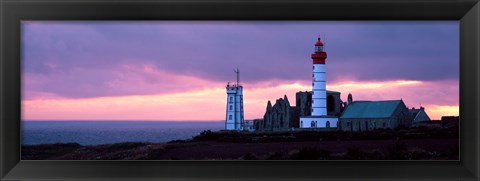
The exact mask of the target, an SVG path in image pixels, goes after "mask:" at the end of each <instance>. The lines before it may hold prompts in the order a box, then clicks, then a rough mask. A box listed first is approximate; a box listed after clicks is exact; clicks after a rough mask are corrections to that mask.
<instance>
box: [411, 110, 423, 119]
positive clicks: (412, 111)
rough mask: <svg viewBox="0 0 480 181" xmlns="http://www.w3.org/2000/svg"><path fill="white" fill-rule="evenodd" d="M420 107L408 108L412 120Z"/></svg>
mask: <svg viewBox="0 0 480 181" xmlns="http://www.w3.org/2000/svg"><path fill="white" fill-rule="evenodd" d="M420 110H421V109H408V111H410V114H412V120H413V119H415V117H417V114H418V113H419V112H420Z"/></svg>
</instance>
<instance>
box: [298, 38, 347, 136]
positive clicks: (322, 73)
mask: <svg viewBox="0 0 480 181" xmlns="http://www.w3.org/2000/svg"><path fill="white" fill-rule="evenodd" d="M326 59H327V52H325V49H324V47H323V43H322V41H321V40H320V37H319V38H318V40H317V42H316V43H315V52H314V53H313V54H312V60H313V67H312V69H313V70H312V115H311V116H305V117H300V128H333V127H337V122H338V118H337V117H335V116H328V115H327V78H326V68H325V62H326V61H325V60H326Z"/></svg>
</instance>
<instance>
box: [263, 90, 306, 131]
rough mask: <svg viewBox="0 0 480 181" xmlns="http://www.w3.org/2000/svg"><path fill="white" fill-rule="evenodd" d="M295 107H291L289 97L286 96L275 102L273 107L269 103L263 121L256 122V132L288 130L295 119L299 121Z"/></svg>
mask: <svg viewBox="0 0 480 181" xmlns="http://www.w3.org/2000/svg"><path fill="white" fill-rule="evenodd" d="M296 110H297V109H295V107H291V106H290V102H289V101H288V98H287V96H286V95H285V96H284V97H283V99H282V98H280V99H277V100H276V101H275V104H274V105H273V106H272V103H271V102H270V101H268V103H267V108H266V110H265V114H264V116H263V119H260V120H258V119H257V120H255V123H254V127H255V130H259V131H279V130H288V129H290V128H291V127H294V125H292V124H293V123H292V120H293V119H294V118H296V119H298V116H296V115H295V114H298V113H296V112H298V111H296Z"/></svg>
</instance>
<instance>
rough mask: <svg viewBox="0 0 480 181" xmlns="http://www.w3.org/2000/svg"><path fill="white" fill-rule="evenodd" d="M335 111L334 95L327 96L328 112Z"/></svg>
mask: <svg viewBox="0 0 480 181" xmlns="http://www.w3.org/2000/svg"><path fill="white" fill-rule="evenodd" d="M333 111H335V98H334V97H333V96H332V95H329V96H328V97H327V112H333Z"/></svg>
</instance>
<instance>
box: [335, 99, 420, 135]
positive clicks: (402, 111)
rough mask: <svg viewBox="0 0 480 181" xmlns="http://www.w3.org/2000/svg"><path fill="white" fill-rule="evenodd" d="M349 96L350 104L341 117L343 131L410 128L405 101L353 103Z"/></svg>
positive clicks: (409, 115) (409, 117) (409, 118)
mask: <svg viewBox="0 0 480 181" xmlns="http://www.w3.org/2000/svg"><path fill="white" fill-rule="evenodd" d="M351 97H352V96H351V94H349V100H348V104H347V106H346V108H345V111H344V112H343V113H342V115H341V116H340V124H339V129H340V130H342V131H352V132H356V131H371V130H374V129H395V128H397V127H410V126H411V125H412V122H411V114H410V111H409V110H408V108H407V106H405V103H404V102H403V100H385V101H353V100H352V98H351Z"/></svg>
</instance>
